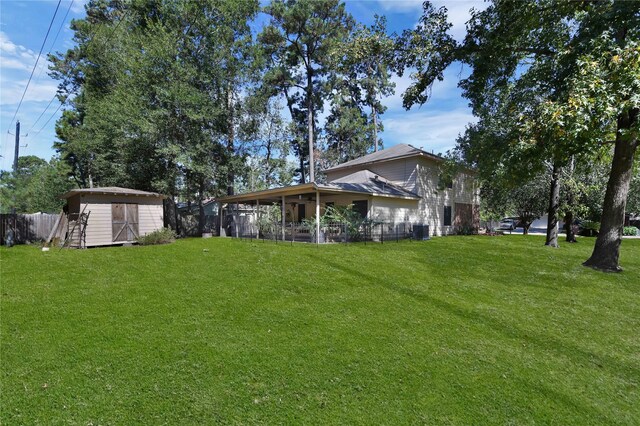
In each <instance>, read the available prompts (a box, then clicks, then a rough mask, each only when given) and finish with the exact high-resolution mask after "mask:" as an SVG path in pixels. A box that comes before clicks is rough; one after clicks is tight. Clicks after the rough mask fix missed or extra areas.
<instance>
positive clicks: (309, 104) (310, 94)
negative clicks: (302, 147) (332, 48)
mask: <svg viewBox="0 0 640 426" xmlns="http://www.w3.org/2000/svg"><path fill="white" fill-rule="evenodd" d="M307 120H308V128H309V182H315V181H316V175H315V170H314V163H313V161H314V160H313V124H314V122H313V69H312V68H311V67H307Z"/></svg>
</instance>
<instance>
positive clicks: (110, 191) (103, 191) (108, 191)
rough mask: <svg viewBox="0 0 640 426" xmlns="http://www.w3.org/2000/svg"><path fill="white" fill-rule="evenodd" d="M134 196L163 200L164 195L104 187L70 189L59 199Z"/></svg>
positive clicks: (116, 187) (117, 187)
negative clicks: (77, 196) (80, 196)
mask: <svg viewBox="0 0 640 426" xmlns="http://www.w3.org/2000/svg"><path fill="white" fill-rule="evenodd" d="M78 194H82V195H89V194H90V195H136V196H140V197H160V198H165V196H164V195H162V194H158V193H157V192H147V191H140V190H138V189H131V188H121V187H119V186H105V187H101V188H100V187H99V188H78V189H72V190H71V191H69V192H66V193H64V194H63V195H62V196H61V197H60V198H70V197H73V196H74V195H78Z"/></svg>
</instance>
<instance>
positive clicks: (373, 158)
mask: <svg viewBox="0 0 640 426" xmlns="http://www.w3.org/2000/svg"><path fill="white" fill-rule="evenodd" d="M415 156H422V157H427V158H431V159H433V160H436V161H444V158H442V157H441V156H439V155H435V154H431V153H430V152H427V151H423V150H421V149H418V148H416V147H414V146H411V145H409V144H404V143H403V144H398V145H394V146H392V147H391V148H387V149H383V150H382V151H378V152H372V153H371V154H367V155H365V156H362V157H359V158H356V159H354V160H351V161H347V162H346V163H342V164H338V165H337V166H335V167H331V168H330V169H327V170H325V171H327V172H330V171H334V170H340V169H346V168H349V167H354V166H362V165H366V164H372V163H378V162H382V161H389V160H395V159H398V158H407V157H415Z"/></svg>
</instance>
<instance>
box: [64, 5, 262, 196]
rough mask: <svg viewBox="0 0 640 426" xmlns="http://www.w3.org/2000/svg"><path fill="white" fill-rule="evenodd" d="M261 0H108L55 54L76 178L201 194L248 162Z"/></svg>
mask: <svg viewBox="0 0 640 426" xmlns="http://www.w3.org/2000/svg"><path fill="white" fill-rule="evenodd" d="M257 11H258V3H257V1H243V2H232V1H224V2H218V1H213V0H207V1H202V2H173V1H155V2H115V1H114V2H103V1H92V2H90V3H89V4H88V5H87V18H85V19H82V20H76V21H74V23H73V25H72V29H73V30H74V31H75V38H74V40H75V41H76V43H77V45H76V46H75V47H74V48H73V49H70V50H69V51H68V52H66V53H65V54H64V55H60V56H57V57H53V58H52V60H53V64H54V65H53V72H52V75H53V76H54V77H56V78H58V79H60V80H61V83H60V91H61V93H62V94H63V98H64V99H66V100H67V103H68V105H70V106H71V109H69V110H68V111H65V113H64V114H63V117H62V118H61V120H60V121H59V122H58V124H57V134H58V138H59V139H60V142H59V143H58V144H57V145H56V148H57V149H58V150H59V151H60V152H61V154H62V156H63V158H64V159H65V161H67V162H68V163H69V164H70V165H71V166H72V170H73V173H74V177H75V178H76V180H77V182H78V184H79V185H80V186H83V187H86V186H88V185H89V184H90V183H91V182H93V184H94V185H96V186H108V185H118V186H127V187H133V188H137V189H143V190H153V191H159V192H162V193H165V194H170V195H173V196H183V197H184V198H185V199H194V198H197V199H198V200H202V199H204V198H207V197H208V196H212V195H219V194H221V193H224V192H226V189H227V186H228V185H229V184H231V185H232V184H233V183H232V182H231V183H230V182H229V180H233V178H234V172H235V171H236V169H238V168H239V165H241V164H242V163H243V162H244V159H243V158H242V153H241V152H240V150H239V149H237V147H236V145H235V144H236V137H235V134H236V133H238V132H239V128H241V127H242V126H243V125H244V123H243V121H242V120H241V119H240V117H241V115H240V114H239V110H241V109H242V105H241V103H240V102H239V100H238V99H237V97H238V92H239V88H238V87H239V85H240V84H241V83H242V82H244V81H245V80H246V79H247V78H248V77H247V75H246V73H249V72H250V71H251V70H250V67H248V66H246V65H247V61H248V57H249V56H250V54H249V47H250V42H251V34H250V29H249V26H248V20H249V19H251V18H252V17H253V16H255V14H256V13H257Z"/></svg>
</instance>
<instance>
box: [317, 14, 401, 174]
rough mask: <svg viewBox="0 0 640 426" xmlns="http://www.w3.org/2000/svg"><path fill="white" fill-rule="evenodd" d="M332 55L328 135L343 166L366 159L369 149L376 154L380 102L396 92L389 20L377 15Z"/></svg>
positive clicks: (392, 44)
mask: <svg viewBox="0 0 640 426" xmlns="http://www.w3.org/2000/svg"><path fill="white" fill-rule="evenodd" d="M332 56H333V60H334V62H335V65H334V66H333V75H332V78H331V83H332V88H333V99H332V110H331V114H330V115H329V117H328V118H327V121H328V123H329V124H330V126H327V133H328V138H329V146H330V148H332V149H333V150H335V151H337V154H338V155H337V156H338V158H339V161H341V162H342V161H348V160H351V159H353V158H355V157H358V156H362V155H365V154H366V153H367V152H368V149H369V148H371V147H372V148H373V151H378V147H379V146H380V140H379V138H378V134H379V132H380V131H381V130H382V129H383V128H382V124H381V123H380V116H381V115H382V114H383V113H384V111H385V110H386V107H385V106H384V105H383V104H382V102H381V100H382V98H383V97H386V96H389V95H392V94H393V93H394V88H395V83H393V82H392V81H391V74H392V72H393V71H394V70H395V35H393V36H389V35H388V34H387V28H386V19H385V18H384V17H380V16H378V15H376V16H375V22H374V23H373V25H371V26H370V27H367V26H364V25H357V26H356V27H355V29H354V31H352V33H351V34H350V35H349V38H348V39H347V40H346V41H345V42H344V43H340V44H338V45H337V46H336V49H335V50H334V51H333V52H332ZM365 109H368V110H369V111H370V112H369V113H368V114H367V113H366V112H365ZM363 118H364V120H362V119H363Z"/></svg>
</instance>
